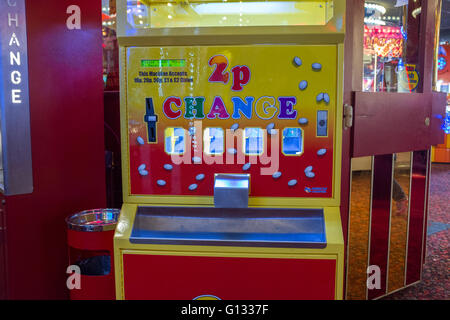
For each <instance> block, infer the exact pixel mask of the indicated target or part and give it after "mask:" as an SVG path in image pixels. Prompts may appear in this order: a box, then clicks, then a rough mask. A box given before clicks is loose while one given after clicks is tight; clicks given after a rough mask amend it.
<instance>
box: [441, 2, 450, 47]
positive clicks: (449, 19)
mask: <svg viewBox="0 0 450 320" xmlns="http://www.w3.org/2000/svg"><path fill="white" fill-rule="evenodd" d="M441 41H447V42H450V0H442V13H441Z"/></svg>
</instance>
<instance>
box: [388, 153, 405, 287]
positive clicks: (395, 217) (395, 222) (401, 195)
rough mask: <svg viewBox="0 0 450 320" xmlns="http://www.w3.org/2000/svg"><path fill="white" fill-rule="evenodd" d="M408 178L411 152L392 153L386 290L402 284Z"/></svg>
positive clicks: (403, 276)
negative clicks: (392, 172) (392, 170)
mask: <svg viewBox="0 0 450 320" xmlns="http://www.w3.org/2000/svg"><path fill="white" fill-rule="evenodd" d="M410 178H411V152H405V153H397V154H394V180H393V184H392V213H391V229H390V240H389V270H388V292H392V291H395V290H397V289H400V288H402V287H403V286H404V280H405V260H406V239H407V228H408V212H409V189H410Z"/></svg>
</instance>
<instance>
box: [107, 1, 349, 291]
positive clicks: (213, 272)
mask: <svg viewBox="0 0 450 320" xmlns="http://www.w3.org/2000/svg"><path fill="white" fill-rule="evenodd" d="M344 5H345V4H344V1H264V2H258V1H245V2H243V1H240V2H238V1H200V0H196V1H171V2H167V1H150V0H149V1H120V2H119V4H118V19H117V20H118V37H119V38H118V39H119V45H120V62H121V121H122V123H121V124H122V158H123V180H124V185H123V186H124V188H123V189H124V205H123V207H122V211H121V215H120V220H119V223H118V225H117V228H116V234H115V239H114V245H115V264H116V269H115V270H116V288H117V290H116V292H117V298H118V299H196V298H199V297H200V298H213V299H214V298H218V299H342V293H343V272H344V270H343V269H344V242H343V235H342V229H341V219H340V214H339V201H340V194H339V191H340V159H341V132H342V114H341V108H338V106H342V70H343V41H344V30H345V27H344V13H345V7H344Z"/></svg>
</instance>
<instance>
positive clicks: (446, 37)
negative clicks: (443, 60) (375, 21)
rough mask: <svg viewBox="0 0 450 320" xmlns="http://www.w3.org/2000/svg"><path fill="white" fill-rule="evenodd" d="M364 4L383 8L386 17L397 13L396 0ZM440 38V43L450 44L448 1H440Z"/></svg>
mask: <svg viewBox="0 0 450 320" xmlns="http://www.w3.org/2000/svg"><path fill="white" fill-rule="evenodd" d="M366 2H370V3H377V4H380V5H382V6H384V7H385V8H386V9H387V12H386V14H387V15H389V14H396V13H397V12H396V8H395V5H396V4H397V0H373V1H366ZM440 38H441V39H440V41H441V42H445V41H447V42H449V43H450V0H442V9H441V31H440Z"/></svg>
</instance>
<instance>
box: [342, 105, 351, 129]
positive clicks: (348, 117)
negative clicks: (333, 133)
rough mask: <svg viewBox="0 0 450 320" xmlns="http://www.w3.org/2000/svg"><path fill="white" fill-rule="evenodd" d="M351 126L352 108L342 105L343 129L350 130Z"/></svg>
mask: <svg viewBox="0 0 450 320" xmlns="http://www.w3.org/2000/svg"><path fill="white" fill-rule="evenodd" d="M352 125H353V106H351V105H349V104H347V103H346V104H344V129H347V128H351V127H352Z"/></svg>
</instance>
